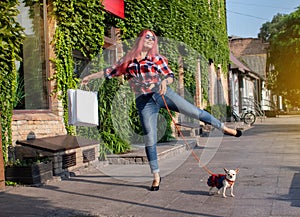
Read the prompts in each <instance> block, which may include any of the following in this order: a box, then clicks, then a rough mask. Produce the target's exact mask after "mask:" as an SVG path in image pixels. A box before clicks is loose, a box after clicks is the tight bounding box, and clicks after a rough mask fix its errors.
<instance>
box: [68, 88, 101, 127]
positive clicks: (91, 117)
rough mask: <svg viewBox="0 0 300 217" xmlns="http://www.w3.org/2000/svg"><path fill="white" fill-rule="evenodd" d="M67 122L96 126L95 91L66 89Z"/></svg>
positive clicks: (96, 105) (96, 106) (97, 121)
mask: <svg viewBox="0 0 300 217" xmlns="http://www.w3.org/2000/svg"><path fill="white" fill-rule="evenodd" d="M68 112H69V114H68V119H69V120H68V123H69V125H75V126H98V124H99V120H98V97H97V92H94V91H85V90H79V89H76V90H74V89H69V90H68Z"/></svg>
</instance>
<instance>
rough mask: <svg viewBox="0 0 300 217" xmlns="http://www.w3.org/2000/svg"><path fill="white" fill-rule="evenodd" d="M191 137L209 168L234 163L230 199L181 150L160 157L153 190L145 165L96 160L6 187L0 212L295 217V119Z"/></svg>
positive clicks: (299, 184) (299, 142)
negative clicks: (64, 173) (65, 175)
mask: <svg viewBox="0 0 300 217" xmlns="http://www.w3.org/2000/svg"><path fill="white" fill-rule="evenodd" d="M190 141H196V142H197V144H198V145H197V146H195V147H194V149H193V150H194V151H195V153H196V155H197V156H198V157H199V158H200V159H201V161H202V162H203V163H205V164H206V165H207V167H208V168H209V169H210V170H211V171H213V172H215V173H223V169H222V168H223V167H226V168H240V172H239V174H238V178H237V182H236V185H235V188H234V193H235V198H232V197H228V198H222V197H221V195H213V196H209V195H208V186H207V184H206V181H207V178H208V174H207V173H206V171H205V170H203V168H201V166H200V165H199V164H198V163H197V161H196V160H195V159H194V157H193V156H192V155H191V152H190V151H189V150H184V151H181V152H179V153H177V154H174V155H165V156H167V157H164V158H162V159H160V161H159V163H160V168H161V175H162V182H161V186H160V190H159V191H158V192H151V191H149V186H150V184H151V182H152V179H151V178H152V177H151V174H149V172H150V171H149V167H148V165H147V164H106V165H105V164H95V165H94V166H92V167H89V168H86V169H85V170H81V171H80V172H78V173H77V174H76V176H74V177H71V178H70V179H66V180H62V181H59V180H57V181H51V182H49V183H48V184H47V185H45V186H42V187H25V186H18V187H14V188H12V187H9V188H7V189H6V190H5V191H3V192H1V193H0V201H1V203H0V209H1V211H0V216H1V217H2V216H3V217H15V216H16V217H18V216H20V217H35V216H43V217H44V216H45V217H54V216H56V217H62V216H64V217H71V216H72V217H83V216H95V217H129V216H131V217H133V216H136V217H140V216H141V217H147V216H149V217H150V216H151V217H152V216H162V217H171V216H180V217H182V216H183V217H185V216H204V217H208V216H209V217H219V216H220V217H223V216H224V217H225V216H226V217H244V216H245V217H249V216H258V217H264V216H266V217H275V216H276V217H279V216H286V217H287V216H289V217H290V216H300V165H299V164H300V157H299V156H300V116H280V117H277V118H268V119H265V120H263V121H260V120H258V121H257V122H256V124H255V125H254V126H253V127H251V128H249V129H247V130H245V131H244V135H243V136H242V137H240V138H235V137H230V136H221V135H220V134H218V132H217V131H215V132H212V133H211V135H210V136H209V137H197V138H193V139H191V140H190ZM169 145H170V146H171V145H173V147H175V146H178V145H180V144H178V141H176V143H175V144H169ZM166 147H167V146H165V147H164V148H166ZM168 149H169V148H168ZM164 151H166V150H164ZM228 193H229V192H228Z"/></svg>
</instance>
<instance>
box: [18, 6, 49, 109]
mask: <svg viewBox="0 0 300 217" xmlns="http://www.w3.org/2000/svg"><path fill="white" fill-rule="evenodd" d="M18 9H19V11H20V14H19V15H18V17H17V20H18V22H19V23H20V24H21V25H22V26H23V27H24V33H25V40H24V44H23V46H22V49H21V56H22V58H23V61H22V62H17V63H16V67H17V81H18V87H17V102H16V105H15V107H14V109H17V110H40V109H49V90H48V82H47V78H48V77H47V62H46V59H47V58H46V50H47V49H46V47H45V45H46V28H45V27H46V23H45V22H46V20H45V19H44V17H45V13H46V2H45V1H44V2H43V4H40V3H39V2H38V3H32V4H30V5H28V6H27V5H25V4H24V3H22V2H21V1H20V5H19V7H18Z"/></svg>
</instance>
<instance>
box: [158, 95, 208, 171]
mask: <svg viewBox="0 0 300 217" xmlns="http://www.w3.org/2000/svg"><path fill="white" fill-rule="evenodd" d="M161 97H162V99H163V101H164V104H165V106H166V109H167V111H168V113H169V115H170V117H171V119H172V121H173V123H174V125H175V127H176V129H177V131H178V132H179V134H180V136H181V138H182V139H183V142H184V144H185V145H186V147H187V148H188V150H191V151H192V155H193V157H194V158H195V159H196V161H197V162H198V163H199V164H200V166H201V167H202V168H203V169H204V170H205V171H206V172H207V173H208V174H209V175H213V174H214V173H213V172H212V171H210V170H209V169H208V168H207V167H206V166H205V165H204V164H203V163H202V162H201V160H200V158H199V157H198V156H197V155H196V153H195V152H194V150H193V149H192V148H191V147H190V146H189V144H188V143H187V141H186V139H185V138H184V136H183V134H182V132H181V130H180V129H179V127H178V126H177V124H176V121H175V120H174V118H173V116H172V114H171V111H170V109H169V107H168V104H167V102H166V99H165V96H164V95H161Z"/></svg>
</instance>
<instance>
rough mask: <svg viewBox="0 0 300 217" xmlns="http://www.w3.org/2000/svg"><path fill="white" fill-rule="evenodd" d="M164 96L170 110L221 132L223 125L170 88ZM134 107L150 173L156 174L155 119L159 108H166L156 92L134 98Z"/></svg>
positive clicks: (157, 169) (157, 168)
mask: <svg viewBox="0 0 300 217" xmlns="http://www.w3.org/2000/svg"><path fill="white" fill-rule="evenodd" d="M164 96H165V100H166V103H167V105H168V107H169V109H170V110H172V111H175V112H179V113H182V114H184V115H187V116H189V117H191V118H194V119H197V120H201V121H203V122H205V123H207V124H210V125H212V126H214V127H216V128H217V129H220V130H222V129H223V128H224V124H223V123H221V122H220V121H219V120H218V119H216V118H215V117H213V116H212V115H211V114H210V113H208V112H206V111H204V110H201V109H199V108H197V107H196V106H195V105H193V104H191V103H190V102H188V101H187V100H185V99H184V98H183V97H181V96H179V95H178V94H177V93H175V92H174V91H173V90H172V89H171V88H170V87H168V89H167V92H166V94H165V95H164ZM136 106H137V109H138V112H139V116H140V121H141V124H142V129H143V134H144V142H145V150H146V155H147V159H148V161H149V164H150V169H151V172H152V173H158V172H159V167H158V159H157V151H156V144H157V118H158V113H159V110H160V108H166V107H165V104H164V100H163V99H162V97H161V95H160V94H159V93H156V92H155V93H149V94H144V95H140V96H138V97H137V98H136Z"/></svg>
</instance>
